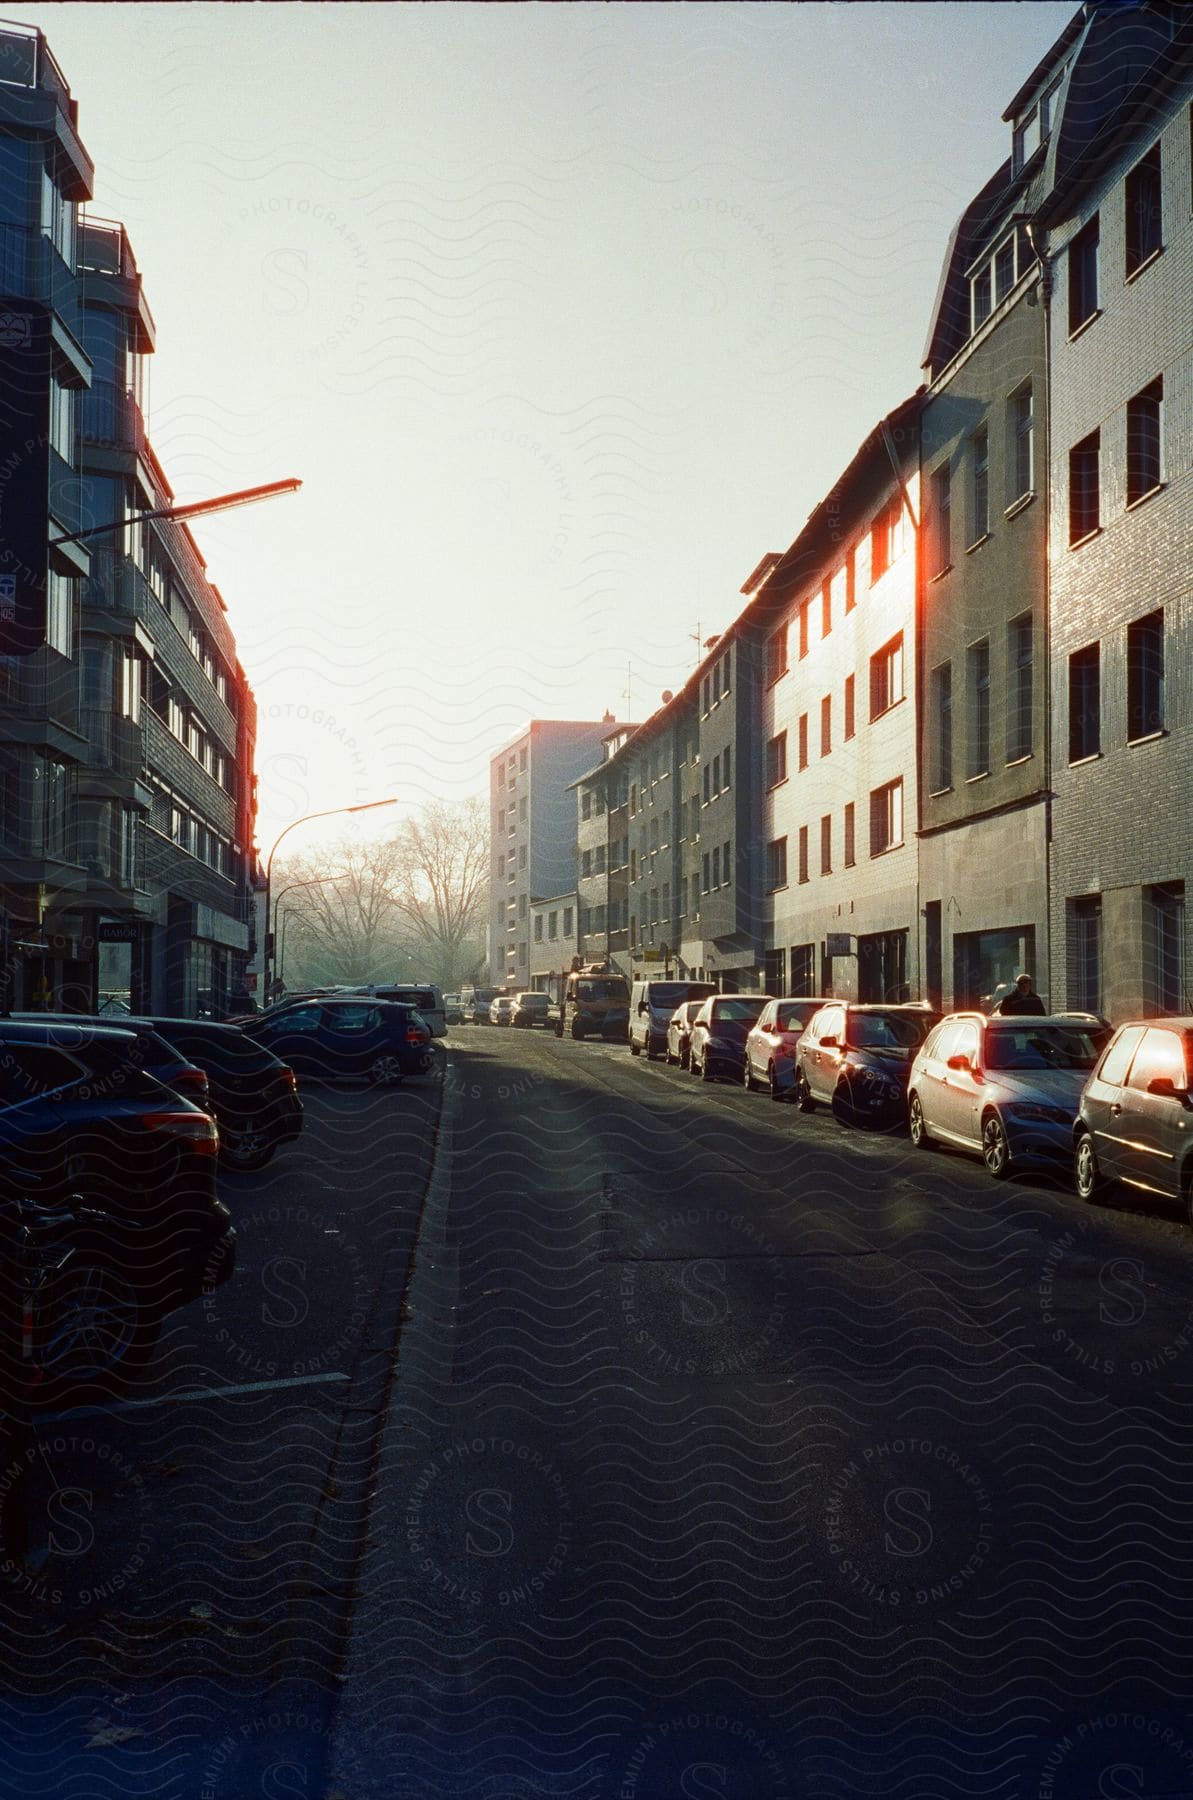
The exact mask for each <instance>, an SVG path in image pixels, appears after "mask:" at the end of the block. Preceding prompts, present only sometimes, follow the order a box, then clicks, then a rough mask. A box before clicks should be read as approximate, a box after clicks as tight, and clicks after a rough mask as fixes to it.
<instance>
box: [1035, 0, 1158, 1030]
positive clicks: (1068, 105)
mask: <svg viewBox="0 0 1193 1800" xmlns="http://www.w3.org/2000/svg"><path fill="white" fill-rule="evenodd" d="M1074 27H1075V29H1074V32H1073V35H1072V40H1071V42H1068V43H1066V42H1065V41H1064V40H1062V44H1061V46H1060V47H1058V48H1059V49H1060V51H1061V54H1060V55H1058V57H1057V65H1058V66H1057V74H1059V75H1061V77H1062V79H1061V85H1060V87H1059V89H1058V90H1057V92H1056V96H1055V115H1054V121H1053V126H1052V130H1051V132H1050V134H1049V136H1048V140H1047V143H1046V145H1045V146H1044V148H1043V156H1044V159H1045V163H1046V171H1047V178H1046V186H1047V194H1046V197H1045V199H1044V200H1043V203H1042V205H1041V208H1040V212H1039V215H1038V220H1039V227H1040V231H1041V236H1042V245H1043V249H1044V256H1045V263H1046V271H1047V277H1046V282H1047V285H1046V311H1047V320H1048V342H1049V354H1050V361H1051V371H1052V379H1051V431H1050V437H1051V443H1050V463H1051V483H1050V487H1051V500H1050V508H1049V560H1050V567H1051V584H1050V624H1051V631H1050V657H1051V688H1052V721H1051V723H1052V785H1053V790H1054V794H1055V799H1054V802H1053V829H1052V842H1051V882H1050V887H1051V919H1052V942H1053V959H1052V965H1053V966H1052V990H1053V996H1054V1003H1056V1002H1060V1003H1061V1004H1064V1005H1066V1006H1080V1007H1092V1008H1095V1009H1096V1010H1098V1011H1100V1012H1105V1013H1107V1014H1109V1016H1110V1017H1112V1018H1115V1019H1122V1018H1132V1017H1138V1016H1146V1015H1151V1014H1157V1013H1180V1012H1188V1011H1190V1010H1193V992H1191V983H1190V974H1189V971H1190V960H1189V953H1190V944H1189V914H1188V906H1187V897H1188V894H1189V891H1190V884H1191V883H1193V825H1191V823H1190V801H1189V796H1190V794H1191V793H1193V508H1191V506H1190V497H1189V480H1188V475H1189V467H1190V462H1191V459H1193V219H1191V214H1193V176H1191V168H1190V164H1191V160H1193V158H1191V151H1190V144H1191V136H1190V120H1191V106H1193V16H1191V14H1190V12H1189V9H1188V8H1187V7H1181V6H1168V5H1151V6H1146V7H1139V8H1135V9H1126V8H1122V9H1118V8H1115V9H1102V8H1087V9H1084V10H1083V12H1082V14H1081V15H1079V18H1078V20H1076V21H1074ZM1062 64H1063V68H1062V66H1061V65H1062ZM1033 103H1034V102H1033V95H1032V94H1031V93H1030V91H1024V92H1023V93H1022V94H1021V95H1020V96H1019V97H1018V107H1019V110H1020V111H1021V112H1022V114H1023V116H1022V117H1021V118H1019V119H1017V121H1016V130H1017V131H1019V132H1022V131H1024V130H1025V129H1026V128H1027V124H1028V120H1029V117H1030V108H1031V106H1032V105H1033Z"/></svg>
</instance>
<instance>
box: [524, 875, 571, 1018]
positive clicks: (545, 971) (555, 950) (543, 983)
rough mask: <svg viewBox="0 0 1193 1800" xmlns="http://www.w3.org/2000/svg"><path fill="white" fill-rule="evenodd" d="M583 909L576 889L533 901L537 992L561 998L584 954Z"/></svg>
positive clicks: (532, 937)
mask: <svg viewBox="0 0 1193 1800" xmlns="http://www.w3.org/2000/svg"><path fill="white" fill-rule="evenodd" d="M579 920H580V908H579V902H578V898H577V894H576V890H575V889H574V888H573V889H571V890H570V891H569V892H568V893H566V894H549V895H547V896H546V897H545V898H544V899H542V900H532V901H531V902H530V980H529V982H528V983H527V986H528V987H530V988H533V990H534V991H535V993H539V994H550V996H551V998H552V999H553V1000H558V999H559V998H560V996H561V994H562V992H563V985H564V977H565V976H566V975H567V974H568V973H569V971H570V970H571V967H572V964H573V962H574V961H575V960H576V958H577V957H578V956H579V954H580V925H579Z"/></svg>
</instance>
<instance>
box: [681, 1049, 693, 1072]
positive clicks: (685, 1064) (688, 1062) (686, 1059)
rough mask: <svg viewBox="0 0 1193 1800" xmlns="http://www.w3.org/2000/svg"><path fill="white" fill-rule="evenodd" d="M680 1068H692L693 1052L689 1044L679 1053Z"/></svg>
mask: <svg viewBox="0 0 1193 1800" xmlns="http://www.w3.org/2000/svg"><path fill="white" fill-rule="evenodd" d="M679 1066H680V1068H681V1069H690V1068H691V1066H692V1051H691V1047H690V1046H689V1045H687V1044H685V1045H684V1047H683V1049H682V1050H681V1051H680V1053H679Z"/></svg>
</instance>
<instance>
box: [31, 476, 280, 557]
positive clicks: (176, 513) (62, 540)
mask: <svg viewBox="0 0 1193 1800" xmlns="http://www.w3.org/2000/svg"><path fill="white" fill-rule="evenodd" d="M301 486H302V482H301V481H299V479H298V477H297V476H295V475H290V476H287V478H286V479H285V480H284V481H267V482H264V483H263V484H262V486H261V487H251V488H238V489H237V490H236V492H235V493H234V494H217V495H216V496H215V498H214V499H213V500H188V501H186V502H185V503H184V504H183V505H182V506H155V507H153V508H152V509H151V510H150V511H149V512H139V513H129V515H128V516H127V518H124V519H113V520H112V521H111V523H110V524H108V525H88V526H86V527H85V528H84V529H83V530H82V531H70V532H67V534H66V536H65V537H56V538H51V539H50V549H51V550H55V549H57V547H58V545H59V544H77V543H79V542H81V540H82V539H83V538H89V537H99V536H100V535H101V533H103V532H105V531H119V530H120V529H121V528H122V527H123V526H125V525H140V524H142V523H143V521H144V520H146V519H197V518H200V517H201V516H202V515H203V514H205V513H213V512H223V511H225V510H226V509H227V508H228V507H229V506H252V505H253V504H254V502H255V501H257V500H272V499H273V498H274V497H275V496H276V495H278V494H296V493H297V492H298V490H299V488H300V487H301Z"/></svg>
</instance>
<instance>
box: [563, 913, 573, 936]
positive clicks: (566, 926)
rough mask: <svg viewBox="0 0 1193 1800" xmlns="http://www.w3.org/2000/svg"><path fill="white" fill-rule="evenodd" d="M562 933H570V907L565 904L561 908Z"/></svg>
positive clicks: (568, 934) (565, 934) (569, 934)
mask: <svg viewBox="0 0 1193 1800" xmlns="http://www.w3.org/2000/svg"><path fill="white" fill-rule="evenodd" d="M563 935H564V937H571V935H572V908H571V907H570V906H565V907H564V909H563Z"/></svg>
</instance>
